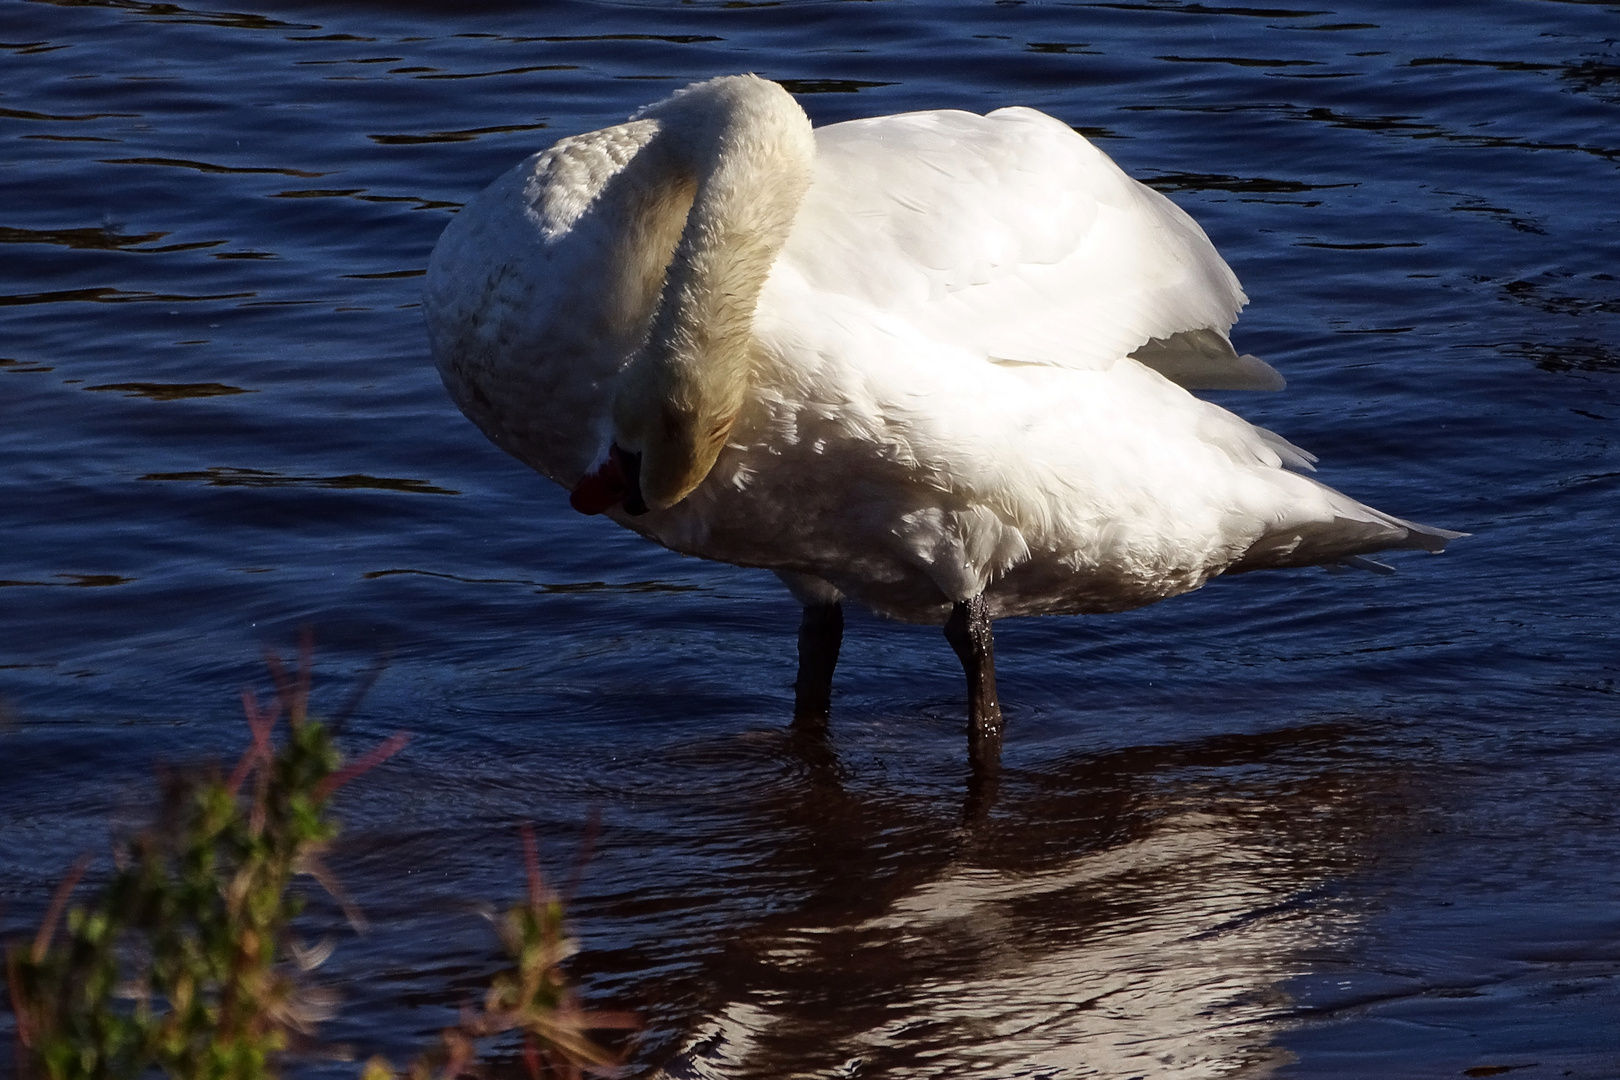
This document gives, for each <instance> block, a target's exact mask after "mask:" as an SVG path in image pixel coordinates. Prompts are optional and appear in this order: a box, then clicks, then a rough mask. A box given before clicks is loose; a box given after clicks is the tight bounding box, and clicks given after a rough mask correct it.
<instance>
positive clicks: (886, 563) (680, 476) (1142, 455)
mask: <svg viewBox="0 0 1620 1080" xmlns="http://www.w3.org/2000/svg"><path fill="white" fill-rule="evenodd" d="M1246 302H1247V297H1246V296H1245V295H1244V294H1243V291H1242V289H1241V288H1240V287H1239V285H1238V281H1237V278H1236V277H1235V276H1234V275H1233V273H1232V271H1231V270H1230V269H1229V268H1228V267H1227V265H1226V263H1225V262H1224V261H1223V260H1222V259H1221V257H1220V256H1219V255H1218V254H1217V253H1216V251H1215V249H1214V247H1213V245H1212V244H1211V243H1210V241H1209V239H1208V237H1206V236H1205V234H1204V232H1203V230H1202V229H1200V228H1199V226H1198V225H1197V224H1196V223H1195V222H1194V221H1193V220H1192V218H1190V217H1189V216H1188V215H1187V214H1185V213H1184V212H1182V211H1181V210H1180V209H1179V208H1177V207H1176V206H1175V205H1174V204H1173V203H1171V202H1170V200H1169V199H1167V198H1165V197H1164V196H1162V195H1160V194H1159V193H1157V192H1155V191H1153V190H1152V189H1150V188H1148V187H1146V186H1144V185H1142V184H1140V183H1137V182H1136V181H1134V180H1132V179H1131V178H1130V177H1129V176H1127V175H1126V174H1125V173H1124V172H1123V171H1122V170H1121V169H1120V168H1119V167H1118V166H1117V165H1115V164H1114V162H1113V161H1112V160H1110V159H1109V158H1108V157H1107V156H1106V155H1104V154H1103V153H1102V152H1101V151H1100V150H1098V149H1097V148H1096V147H1094V146H1092V145H1091V143H1089V142H1088V141H1087V140H1086V139H1085V138H1083V137H1082V136H1080V135H1079V134H1077V133H1076V132H1074V131H1073V130H1072V129H1070V128H1069V127H1068V126H1067V125H1065V124H1064V123H1062V122H1061V121H1059V120H1056V119H1054V118H1052V117H1050V116H1047V115H1046V114H1044V113H1041V112H1038V111H1036V110H1033V109H1029V108H1004V109H998V110H996V111H994V112H992V113H989V114H988V115H985V116H978V115H974V114H970V113H966V112H956V111H932V112H914V113H904V114H900V115H895V116H882V117H874V118H871V119H864V120H854V121H849V122H845V123H839V124H833V125H829V126H827V127H823V128H819V129H815V130H812V129H811V126H810V122H809V119H808V118H807V117H806V116H805V113H804V111H803V109H801V108H800V107H799V105H798V103H797V102H796V101H795V100H794V99H793V97H792V95H791V94H789V93H788V92H787V91H786V90H784V89H783V88H782V87H781V86H779V85H777V84H776V83H773V82H770V81H767V80H765V79H762V78H759V77H757V76H753V75H739V76H729V77H724V78H716V79H711V80H708V81H706V82H700V83H695V84H693V85H691V86H688V87H686V88H685V89H683V90H680V91H677V92H676V93H675V94H673V95H672V96H670V97H668V98H666V99H665V100H663V101H660V102H658V103H656V104H653V105H650V106H648V107H646V108H643V109H642V110H641V111H639V112H638V113H636V114H635V115H634V116H633V117H632V118H631V119H630V120H629V121H628V122H626V123H623V124H619V125H617V126H614V127H609V128H604V129H603V130H600V131H592V132H588V133H585V134H580V135H573V136H569V137H567V138H564V139H561V140H559V141H558V142H557V143H555V144H554V145H553V146H551V147H550V148H549V149H547V150H545V151H543V152H540V153H538V154H535V155H534V156H532V157H530V158H528V159H527V160H525V161H523V162H521V163H520V164H518V165H517V166H516V167H514V168H513V169H511V170H510V171H509V172H507V173H506V174H505V175H503V176H501V177H500V178H499V179H497V180H496V181H495V182H494V183H493V184H491V185H490V186H489V188H487V189H486V190H485V191H483V192H482V193H481V194H479V195H478V196H476V197H475V198H473V199H472V200H471V201H470V202H469V203H467V205H466V206H465V207H463V208H462V209H461V210H460V211H459V212H458V213H457V214H456V215H455V217H454V218H453V219H452V221H451V223H450V225H449V226H448V227H447V228H446V229H445V230H444V233H443V235H442V236H441V237H440V239H439V241H438V243H437V245H436V246H435V248H434V250H433V253H432V256H431V258H430V260H429V264H428V270H427V276H426V281H425V292H424V303H423V308H424V312H425V315H426V322H427V328H428V334H429V338H430V343H431V347H432V352H433V355H434V357H435V360H436V362H437V365H438V370H439V372H440V374H441V376H442V378H443V381H444V384H445V386H446V388H447V389H448V390H449V393H450V396H451V397H452V398H453V399H454V401H455V403H456V404H457V405H458V406H459V407H460V408H461V410H462V411H463V412H464V413H465V414H466V415H467V416H468V417H469V418H470V419H471V420H472V421H473V422H474V423H475V424H476V425H477V426H478V427H479V428H480V429H482V430H483V432H484V434H485V435H487V436H488V437H489V438H490V439H491V440H492V441H493V442H494V443H495V444H496V445H497V446H499V447H500V448H501V449H503V450H505V451H507V452H508V453H510V454H512V455H513V456H515V457H516V458H518V459H519V460H520V461H523V462H524V463H526V464H528V465H529V466H531V467H533V468H534V469H536V470H538V471H539V472H541V473H543V474H544V475H546V476H548V477H550V478H551V479H552V480H554V481H556V482H557V483H559V484H561V485H562V486H563V487H565V488H567V489H569V491H570V502H571V504H572V506H573V507H574V508H575V509H577V510H579V511H582V512H584V513H587V514H598V513H600V514H605V515H606V516H607V517H609V518H611V519H612V520H613V521H615V522H617V523H618V524H619V525H622V526H625V527H627V528H629V529H631V530H633V531H635V532H637V533H640V534H641V535H642V536H645V537H647V538H648V539H651V540H653V541H656V542H657V543H659V544H662V545H664V546H665V547H667V548H670V549H671V550H674V551H677V552H680V553H682V554H686V555H695V556H701V557H703V558H707V559H715V560H719V561H721V562H727V563H734V564H737V565H741V566H755V567H764V568H767V569H770V570H773V571H775V572H776V573H777V575H778V576H779V577H780V578H781V579H782V581H783V583H784V584H785V585H786V586H787V588H788V589H789V590H790V591H791V592H792V593H793V595H794V596H795V597H796V598H797V599H798V600H799V601H800V603H802V604H803V605H804V614H803V619H802V622H801V625H800V631H799V674H798V678H797V680H796V682H795V704H794V713H795V721H796V723H800V724H805V725H809V726H811V727H812V728H817V727H819V726H820V725H824V724H825V722H826V718H827V714H828V712H829V706H830V694H831V682H832V673H833V669H834V666H835V665H836V663H837V658H838V650H839V645H840V642H841V638H842V631H843V614H842V607H841V605H842V602H843V601H844V600H845V599H849V600H852V601H855V602H858V603H861V604H864V605H866V606H867V607H868V608H870V609H872V610H874V611H876V612H878V613H880V614H882V615H885V616H889V617H892V618H895V619H901V620H907V621H912V622H921V623H934V624H940V623H943V624H944V628H945V635H946V638H947V640H948V641H949V642H950V644H951V646H952V647H953V649H954V650H955V652H956V653H957V655H958V657H959V658H960V660H961V662H962V665H963V669H964V672H965V674H966V677H967V683H968V720H969V724H968V731H969V757H970V761H971V763H972V765H973V767H974V769H975V770H977V771H980V772H987V771H992V770H994V769H995V768H996V767H997V763H998V762H999V759H1000V745H1001V736H1002V715H1001V708H1000V703H999V701H998V698H997V695H996V687H995V656H994V639H993V634H992V629H991V620H992V619H995V618H1000V617H1004V616H1011V615H1037V614H1060V613H1062V614H1067V613H1101V612H1114V611H1122V610H1125V609H1128V608H1134V607H1138V606H1141V605H1144V604H1150V603H1153V602H1154V601H1157V600H1161V599H1164V598H1166V597H1169V596H1173V595H1175V594H1178V593H1184V592H1187V591H1188V590H1191V589H1196V588H1198V587H1199V586H1201V585H1203V584H1204V583H1205V582H1207V581H1208V580H1209V579H1211V578H1213V577H1215V576H1217V575H1220V574H1228V573H1238V572H1242V571H1249V570H1259V569H1264V568H1270V567H1296V566H1309V565H1314V564H1344V563H1350V564H1353V565H1363V566H1367V565H1371V566H1373V567H1376V566H1378V565H1379V564H1369V560H1365V559H1364V558H1363V556H1366V555H1368V554H1371V553H1374V552H1378V551H1382V550H1387V549H1394V548H1418V549H1423V550H1427V551H1431V552H1433V551H1439V550H1441V549H1443V548H1444V547H1445V545H1446V542H1447V541H1448V540H1449V539H1452V538H1455V537H1458V536H1462V535H1464V534H1462V533H1457V532H1452V531H1450V530H1446V529H1438V528H1431V527H1428V526H1424V525H1419V524H1416V523H1414V522H1411V521H1404V520H1402V519H1400V518H1396V517H1392V516H1390V515H1388V514H1385V513H1382V512H1380V511H1378V510H1374V509H1372V508H1371V507H1369V506H1365V505H1363V504H1361V503H1359V502H1357V501H1355V500H1354V499H1351V498H1349V497H1348V496H1346V495H1343V494H1340V493H1339V492H1338V491H1335V490H1333V489H1332V488H1329V487H1327V486H1325V485H1323V484H1321V483H1319V482H1317V481H1316V480H1313V479H1311V478H1310V477H1308V476H1306V475H1304V474H1303V473H1304V472H1305V471H1309V470H1311V467H1312V462H1313V461H1314V460H1315V459H1314V458H1313V457H1312V455H1310V454H1308V453H1306V452H1305V451H1304V450H1301V449H1300V448H1298V447H1296V446H1294V445H1293V444H1292V443H1289V442H1288V441H1287V440H1285V439H1283V438H1282V437H1280V436H1278V435H1276V434H1274V433H1272V432H1270V431H1267V430H1265V429H1264V428H1260V427H1256V426H1254V425H1252V424H1249V423H1248V422H1246V421H1244V420H1242V419H1240V418H1239V417H1237V416H1236V415H1234V414H1233V413H1231V412H1228V411H1227V410H1225V409H1222V408H1220V407H1218V406H1216V405H1214V404H1212V403H1210V402H1207V401H1204V400H1202V399H1200V398H1198V397H1195V396H1194V395H1193V394H1191V393H1190V392H1189V390H1193V389H1254V390H1268V389H1279V388H1281V386H1282V385H1283V380H1282V378H1281V376H1279V375H1278V373H1277V372H1276V371H1275V370H1274V369H1272V368H1271V367H1270V365H1268V364H1266V363H1265V362H1264V361H1262V360H1259V359H1258V358H1256V357H1253V356H1248V355H1239V354H1238V353H1237V352H1236V350H1235V349H1234V348H1233V347H1232V345H1231V342H1230V339H1229V337H1228V330H1229V329H1230V327H1231V326H1232V324H1233V322H1234V321H1235V319H1236V317H1237V313H1238V311H1239V309H1240V308H1241V307H1242V306H1243V305H1244V304H1245V303H1246Z"/></svg>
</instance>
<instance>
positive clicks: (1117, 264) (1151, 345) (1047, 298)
mask: <svg viewBox="0 0 1620 1080" xmlns="http://www.w3.org/2000/svg"><path fill="white" fill-rule="evenodd" d="M816 136H817V154H818V158H819V160H818V165H817V175H816V181H815V183H814V185H813V186H812V187H811V189H810V192H809V194H808V195H807V196H806V199H805V203H804V205H803V206H802V207H801V209H800V212H799V217H798V220H797V223H796V225H795V229H794V233H793V235H792V237H791V238H790V239H789V241H788V244H787V247H786V248H785V249H784V250H783V253H782V256H781V260H780V262H782V263H787V264H790V265H791V268H792V269H793V270H794V271H796V272H797V274H798V275H799V276H800V277H802V278H803V280H804V282H805V283H806V284H808V285H810V286H811V287H812V288H815V289H818V290H820V291H823V292H827V293H834V294H842V295H848V296H852V297H857V298H860V299H862V300H864V301H866V302H868V303H870V304H871V305H873V306H874V307H876V308H878V309H880V310H883V311H886V312H889V313H891V314H893V315H895V316H898V317H900V318H903V319H905V320H906V321H908V322H911V323H912V324H914V325H916V326H918V327H923V328H926V329H927V331H928V332H929V333H931V334H933V335H935V336H937V337H938V338H939V339H940V340H942V341H947V342H949V343H950V344H952V345H954V346H957V347H959V348H964V349H967V350H969V351H971V352H975V353H977V354H978V355H980V356H981V357H983V358H984V359H985V360H987V361H999V362H1003V363H1014V364H1040V365H1049V366H1054V367H1064V368H1077V369H1096V370H1102V369H1106V368H1108V367H1109V366H1111V365H1113V364H1114V363H1116V362H1118V361H1119V360H1120V359H1121V358H1123V357H1126V356H1129V355H1131V354H1132V353H1133V352H1136V351H1137V350H1140V349H1143V348H1144V346H1146V347H1147V351H1146V354H1144V355H1143V356H1141V357H1139V359H1142V361H1143V362H1144V363H1147V364H1148V365H1149V366H1152V367H1155V368H1156V369H1158V370H1160V371H1161V372H1163V373H1164V374H1166V375H1167V376H1168V377H1169V378H1171V379H1173V380H1176V381H1178V382H1181V383H1183V385H1187V386H1196V387H1223V388H1252V389H1262V388H1263V389H1275V388H1276V387H1277V386H1279V385H1280V384H1281V377H1280V376H1278V375H1277V374H1276V372H1275V371H1273V370H1272V369H1271V368H1270V367H1269V366H1267V365H1266V364H1265V363H1264V362H1263V361H1260V360H1258V359H1256V358H1254V357H1240V356H1238V354H1237V353H1236V351H1235V350H1233V349H1232V348H1231V344H1230V342H1229V341H1228V340H1227V336H1226V332H1227V330H1228V329H1229V328H1230V327H1231V325H1232V323H1233V322H1234V321H1235V319H1236V318H1237V313H1238V311H1239V309H1240V308H1241V307H1242V306H1243V304H1244V303H1245V302H1246V300H1247V298H1246V297H1245V296H1244V295H1243V290H1242V289H1241V288H1240V287H1239V285H1238V281H1237V278H1236V277H1235V276H1234V275H1233V273H1232V271H1231V270H1230V269H1229V268H1228V267H1227V265H1226V263H1225V262H1224V261H1223V260H1222V259H1221V257H1220V255H1219V254H1217V253H1216V251H1215V248H1214V246H1213V245H1212V244H1211V243H1210V242H1209V238H1208V237H1207V236H1205V235H1204V231H1203V230H1202V229H1200V228H1199V227H1198V224H1197V223H1196V222H1194V221H1193V220H1192V218H1190V217H1188V216H1187V214H1186V213H1185V212H1183V211H1182V210H1181V209H1180V208H1179V207H1177V206H1176V205H1175V204H1174V203H1172V202H1171V201H1170V200H1169V199H1167V198H1165V197H1164V196H1163V195H1161V194H1159V193H1158V192H1156V191H1154V190H1152V189H1151V188H1148V187H1146V186H1144V185H1142V184H1139V183H1137V182H1136V181H1135V180H1132V179H1131V178H1130V177H1129V176H1127V175H1125V173H1124V172H1123V171H1121V170H1120V168H1119V167H1118V166H1117V165H1115V164H1114V163H1113V161H1112V160H1110V159H1109V158H1108V156H1107V155H1105V154H1103V153H1102V152H1101V151H1100V150H1098V149H1097V148H1096V147H1094V146H1092V145H1091V143H1090V142H1088V141H1087V140H1086V139H1085V138H1084V137H1083V136H1081V135H1079V134H1077V133H1076V132H1074V131H1073V130H1071V129H1070V128H1068V127H1067V126H1066V125H1064V124H1063V123H1062V122H1061V121H1058V120H1055V119H1053V118H1052V117H1050V116H1047V115H1045V114H1044V113H1040V112H1037V111H1035V110H1033V109H1027V108H1010V109H999V110H997V111H995V112H993V113H991V114H989V115H988V116H976V115H973V114H972V113H965V112H955V111H939V112H921V113H904V114H900V115H897V116H886V117H877V118H873V119H869V120H853V121H849V122H847V123H842V124H834V125H831V126H829V127H824V128H820V129H818V130H817V132H816Z"/></svg>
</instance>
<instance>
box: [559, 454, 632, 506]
mask: <svg viewBox="0 0 1620 1080" xmlns="http://www.w3.org/2000/svg"><path fill="white" fill-rule="evenodd" d="M615 504H622V505H623V506H624V512H625V513H627V514H632V515H639V514H645V513H646V512H647V503H646V500H645V499H643V498H642V497H641V455H640V454H632V453H628V452H626V451H624V450H620V449H619V444H618V443H614V444H613V445H612V446H610V447H609V448H608V453H607V460H605V461H603V462H602V464H601V465H600V466H599V467H598V468H597V469H596V471H595V472H590V473H586V474H585V476H584V478H583V479H581V480H580V482H579V483H577V484H575V485H574V490H573V491H571V492H570V493H569V495H568V505H569V506H572V507H573V508H574V509H575V510H578V511H579V512H580V513H582V514H600V513H602V512H603V511H605V510H611V509H613V507H614V505H615Z"/></svg>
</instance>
